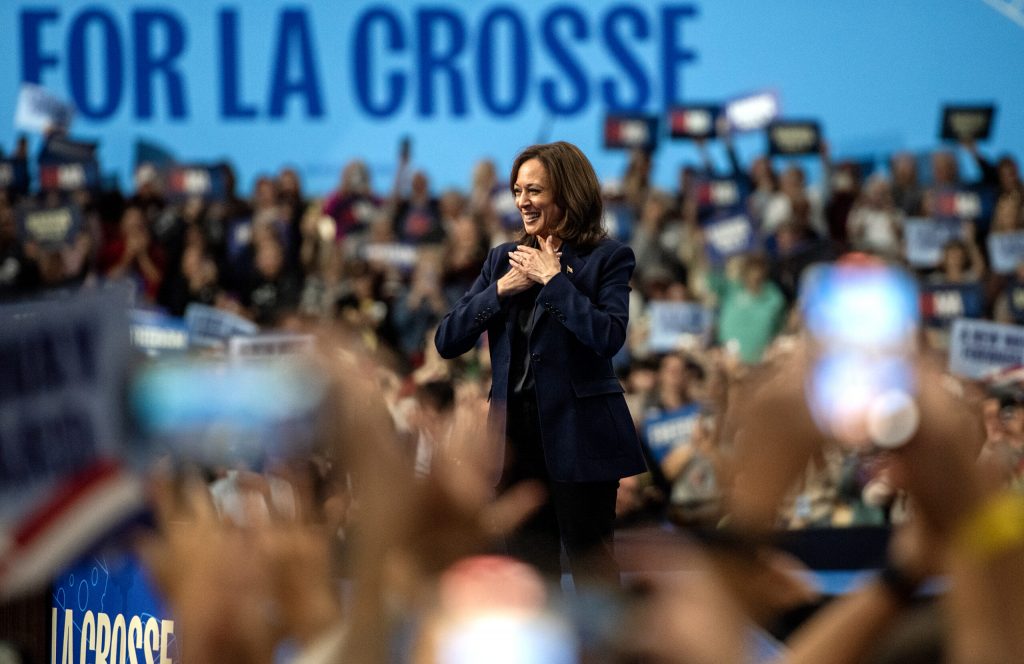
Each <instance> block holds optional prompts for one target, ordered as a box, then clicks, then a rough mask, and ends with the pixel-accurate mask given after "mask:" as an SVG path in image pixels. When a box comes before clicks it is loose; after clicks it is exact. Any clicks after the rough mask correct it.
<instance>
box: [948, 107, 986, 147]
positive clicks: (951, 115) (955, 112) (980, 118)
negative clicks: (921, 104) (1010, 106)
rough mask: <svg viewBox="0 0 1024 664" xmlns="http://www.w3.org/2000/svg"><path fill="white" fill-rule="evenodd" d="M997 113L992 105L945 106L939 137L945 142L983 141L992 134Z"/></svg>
mask: <svg viewBox="0 0 1024 664" xmlns="http://www.w3.org/2000/svg"><path fill="white" fill-rule="evenodd" d="M995 113H996V107H995V106H994V105H992V104H986V105H979V106H966V105H948V106H943V108H942V125H941V126H940V128H939V137H940V138H942V139H943V140H945V141H983V140H985V139H987V138H988V137H989V135H990V134H991V133H992V119H993V117H994V116H995Z"/></svg>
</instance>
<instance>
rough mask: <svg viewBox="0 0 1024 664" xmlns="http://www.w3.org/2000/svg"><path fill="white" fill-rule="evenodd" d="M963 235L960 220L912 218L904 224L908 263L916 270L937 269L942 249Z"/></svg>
mask: <svg viewBox="0 0 1024 664" xmlns="http://www.w3.org/2000/svg"><path fill="white" fill-rule="evenodd" d="M963 235H964V229H963V223H961V221H960V220H959V219H931V218H925V217H910V218H908V219H907V220H905V221H904V222H903V238H904V242H905V245H906V249H905V254H906V256H905V257H906V259H907V262H908V263H910V266H911V267H915V268H929V267H935V266H936V265H938V264H939V260H940V259H941V258H942V248H943V247H945V246H946V244H948V243H949V242H950V241H951V240H959V239H961V238H963Z"/></svg>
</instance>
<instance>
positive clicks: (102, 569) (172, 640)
mask: <svg viewBox="0 0 1024 664" xmlns="http://www.w3.org/2000/svg"><path fill="white" fill-rule="evenodd" d="M50 612H51V620H50V630H51V634H50V643H51V644H52V648H53V652H52V653H51V655H50V657H51V660H52V661H55V662H83V663H86V664H96V663H97V662H112V663H113V662H125V661H130V662H160V663H164V662H180V661H182V659H181V656H182V648H181V642H180V641H179V639H178V635H177V634H176V633H175V624H174V619H173V618H172V617H171V615H170V612H169V611H168V610H167V607H166V606H165V604H164V602H163V601H162V600H161V598H160V597H159V595H158V594H157V592H156V589H155V588H154V586H153V585H152V583H151V582H150V579H149V578H148V576H147V574H146V571H145V570H144V569H143V567H142V566H141V564H140V562H139V560H138V559H137V558H136V556H135V555H134V554H131V553H128V552H126V551H120V550H108V551H102V552H100V553H97V554H95V555H91V556H88V557H86V558H83V559H81V560H79V561H77V562H76V563H74V564H73V565H70V566H69V567H68V568H67V569H65V570H63V571H62V572H61V573H60V574H59V575H57V577H56V578H55V579H54V582H53V586H52V591H51V595H50ZM126 657H127V658H126Z"/></svg>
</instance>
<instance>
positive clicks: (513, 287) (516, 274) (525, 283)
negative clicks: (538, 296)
mask: <svg viewBox="0 0 1024 664" xmlns="http://www.w3.org/2000/svg"><path fill="white" fill-rule="evenodd" d="M532 285H533V280H532V279H530V278H529V277H528V276H526V274H525V273H524V272H522V271H521V270H519V268H517V267H515V266H511V267H510V268H509V271H508V272H506V273H505V274H504V275H503V276H502V277H501V278H500V279H498V297H506V296H508V295H515V294H516V293H522V292H523V291H524V290H526V289H528V288H529V287H530V286H532Z"/></svg>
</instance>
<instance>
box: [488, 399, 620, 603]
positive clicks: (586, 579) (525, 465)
mask: <svg viewBox="0 0 1024 664" xmlns="http://www.w3.org/2000/svg"><path fill="white" fill-rule="evenodd" d="M507 422H508V424H507V445H506V457H505V468H504V472H503V474H502V482H501V487H502V488H508V487H510V486H512V485H513V484H515V483H517V482H521V481H523V480H535V481H539V482H541V483H542V484H543V485H544V488H545V490H546V491H547V492H548V495H547V500H546V502H545V503H544V505H543V506H541V507H540V509H538V510H537V511H536V512H535V513H534V514H533V515H532V516H531V517H530V518H529V519H527V521H526V522H524V523H523V524H522V525H521V526H520V527H519V528H518V529H517V530H516V531H515V532H513V533H511V534H510V535H508V536H507V537H506V539H505V544H506V551H507V553H508V555H510V556H513V557H515V558H519V559H520V560H523V561H525V562H527V563H530V564H531V565H533V566H534V567H536V568H537V569H539V570H540V571H541V573H542V574H544V575H545V576H547V577H548V578H550V579H552V580H554V581H557V580H559V579H560V578H561V574H562V565H561V556H560V553H561V551H562V548H563V547H564V549H565V557H566V559H567V560H568V563H569V571H570V573H571V574H572V576H573V581H574V583H575V584H576V585H577V587H579V586H580V585H583V584H591V583H600V584H611V585H618V584H619V568H618V564H617V563H616V562H615V556H614V545H613V539H614V530H615V494H616V491H617V490H618V486H619V483H618V480H613V481H608V482H556V481H554V480H552V479H551V478H550V477H549V475H548V470H547V464H546V463H545V461H544V451H543V448H542V447H541V445H542V443H541V434H540V419H539V417H538V413H537V404H536V402H535V401H534V400H533V399H532V398H522V397H519V396H513V397H512V398H511V399H510V400H509V402H508V419H507Z"/></svg>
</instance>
